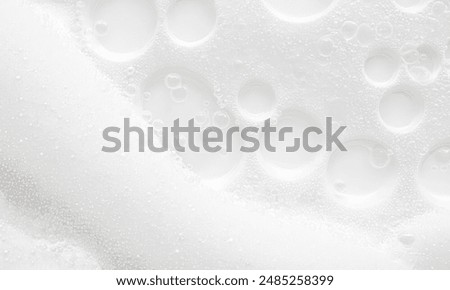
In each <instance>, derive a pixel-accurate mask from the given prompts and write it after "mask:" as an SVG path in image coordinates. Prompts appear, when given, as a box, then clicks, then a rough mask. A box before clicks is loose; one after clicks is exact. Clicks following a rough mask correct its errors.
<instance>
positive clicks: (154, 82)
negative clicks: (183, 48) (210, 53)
mask: <svg viewBox="0 0 450 290" xmlns="http://www.w3.org/2000/svg"><path fill="white" fill-rule="evenodd" d="M168 76H170V79H169V78H168ZM174 76H175V77H174ZM180 80H182V81H180ZM179 84H181V87H177V86H178V85H179ZM175 87H177V88H175ZM172 88H175V89H172ZM141 92H143V93H142V94H143V98H145V96H146V95H148V96H151V97H148V100H147V101H146V102H144V104H142V106H143V108H142V110H148V111H151V112H152V118H153V119H155V120H156V119H158V120H161V121H163V122H164V123H165V124H170V125H172V124H173V122H174V120H176V119H180V125H181V126H185V125H187V122H188V120H190V119H194V121H195V125H197V126H211V125H213V124H211V119H213V120H212V122H214V120H215V121H216V122H217V121H218V122H219V123H221V124H223V122H224V119H223V118H224V117H225V116H224V115H223V114H222V113H220V114H219V113H218V112H221V109H220V108H219V106H218V104H217V102H216V100H215V98H214V94H213V89H212V86H211V84H210V83H209V82H208V81H207V80H205V79H204V78H202V77H201V76H200V75H198V74H197V73H195V72H192V71H190V70H187V69H184V68H167V69H163V70H160V71H157V72H155V73H154V74H153V75H151V76H150V77H148V78H147V79H145V80H144V81H143V83H142V86H141ZM205 104H207V106H206V107H205ZM213 112H214V113H217V114H214V116H215V118H214V116H213ZM228 123H229V124H230V125H232V124H233V123H234V119H233V118H232V116H230V115H228ZM196 135H197V136H196V139H195V143H196V145H197V146H199V147H201V144H202V138H201V134H196ZM235 139H237V138H235ZM237 141H238V140H237ZM237 144H238V143H236V146H237ZM178 154H179V156H180V157H181V159H182V160H183V163H184V164H186V166H188V167H189V168H191V170H192V171H193V172H194V173H195V174H197V175H198V176H199V177H201V178H202V180H203V181H205V182H213V181H214V182H216V181H217V180H229V178H231V176H233V172H234V171H235V169H236V168H237V166H238V165H239V163H240V160H241V152H240V151H239V147H236V148H234V150H233V152H230V153H225V154H218V153H209V152H205V151H204V150H201V152H192V151H191V150H189V149H187V150H186V152H184V153H183V152H178Z"/></svg>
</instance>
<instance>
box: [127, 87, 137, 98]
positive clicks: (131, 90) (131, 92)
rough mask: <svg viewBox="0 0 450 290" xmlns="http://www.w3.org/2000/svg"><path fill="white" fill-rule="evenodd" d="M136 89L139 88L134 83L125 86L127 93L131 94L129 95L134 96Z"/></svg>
mask: <svg viewBox="0 0 450 290" xmlns="http://www.w3.org/2000/svg"><path fill="white" fill-rule="evenodd" d="M136 91H137V88H136V86H134V85H128V86H127V87H126V88H125V92H126V94H127V95H129V96H134V95H135V94H136Z"/></svg>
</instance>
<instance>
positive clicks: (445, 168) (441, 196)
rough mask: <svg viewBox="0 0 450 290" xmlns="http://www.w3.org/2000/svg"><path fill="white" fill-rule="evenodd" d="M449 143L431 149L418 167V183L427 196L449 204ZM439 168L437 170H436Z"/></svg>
mask: <svg viewBox="0 0 450 290" xmlns="http://www.w3.org/2000/svg"><path fill="white" fill-rule="evenodd" d="M449 166H450V144H444V145H440V146H438V147H437V148H435V149H433V150H431V151H430V152H429V153H428V154H427V155H426V156H425V158H424V159H423V162H422V164H421V166H420V169H419V183H420V185H421V187H422V189H423V191H424V193H426V194H428V195H429V197H432V198H436V201H445V203H446V204H447V205H450V178H449V176H450V167H449ZM438 169H439V170H438Z"/></svg>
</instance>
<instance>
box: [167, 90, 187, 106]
mask: <svg viewBox="0 0 450 290" xmlns="http://www.w3.org/2000/svg"><path fill="white" fill-rule="evenodd" d="M170 95H171V97H172V100H173V101H174V102H176V103H183V102H184V101H186V99H187V90H186V88H185V87H179V88H176V89H172V90H171V91H170Z"/></svg>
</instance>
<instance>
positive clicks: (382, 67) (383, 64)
mask: <svg viewBox="0 0 450 290" xmlns="http://www.w3.org/2000/svg"><path fill="white" fill-rule="evenodd" d="M399 69H400V61H399V57H398V55H397V54H396V52H395V51H393V50H390V49H379V50H376V51H373V52H372V53H371V54H370V55H369V57H368V58H367V59H366V62H365V64H364V74H365V76H366V79H367V80H368V81H369V82H370V83H372V84H373V85H377V86H385V85H387V84H389V83H390V82H392V81H393V80H394V79H395V77H396V76H397V74H398V71H399Z"/></svg>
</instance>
